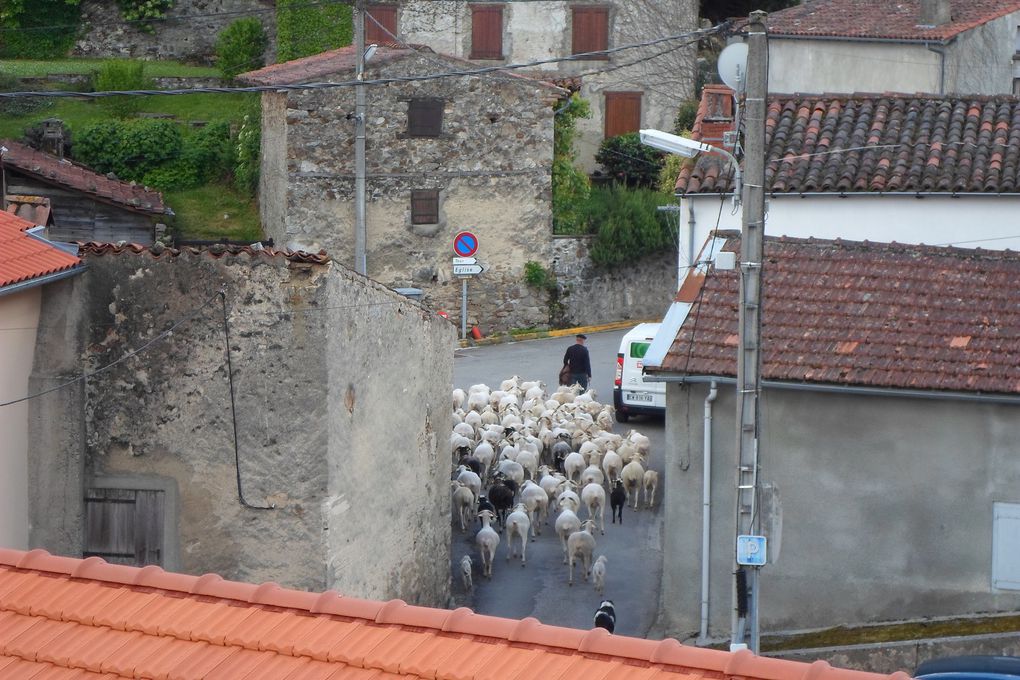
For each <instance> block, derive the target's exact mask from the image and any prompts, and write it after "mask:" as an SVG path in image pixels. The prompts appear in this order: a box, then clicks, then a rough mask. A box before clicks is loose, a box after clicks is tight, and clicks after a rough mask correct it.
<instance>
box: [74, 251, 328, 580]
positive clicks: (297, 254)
mask: <svg viewBox="0 0 1020 680" xmlns="http://www.w3.org/2000/svg"><path fill="white" fill-rule="evenodd" d="M78 253H79V254H80V255H83V256H85V255H98V256H103V255H125V254H127V255H149V256H151V257H177V256H178V255H180V254H181V253H190V254H193V255H197V254H198V253H205V254H207V255H211V256H212V257H223V256H225V255H231V256H237V255H247V256H249V257H282V258H284V259H286V260H289V261H291V262H305V263H308V264H328V263H329V262H330V259H329V255H327V254H326V251H324V250H320V251H319V252H317V253H309V252H305V251H302V250H274V249H273V248H261V247H253V246H234V245H212V246H205V247H201V248H200V247H198V246H181V247H180V248H170V247H168V246H164V245H162V244H155V245H151V246H144V245H140V244H137V243H99V242H96V241H89V242H88V243H79V244H78ZM107 566H113V565H105V563H104V568H105V567H107ZM219 581H220V583H215V582H212V581H206V582H204V583H203V584H200V585H199V586H197V587H199V588H202V589H203V590H202V592H203V593H207V594H219V593H220V592H221V591H222V590H223V589H230V588H234V589H238V588H239V589H241V590H244V591H245V592H247V591H251V590H254V588H255V586H252V585H250V584H238V583H230V582H228V581H223V579H222V578H221V579H219ZM277 587H279V586H277ZM304 595H305V596H306V597H310V594H309V593H305V594H304ZM220 597H230V595H229V594H222V595H220ZM290 597H293V596H290Z"/></svg>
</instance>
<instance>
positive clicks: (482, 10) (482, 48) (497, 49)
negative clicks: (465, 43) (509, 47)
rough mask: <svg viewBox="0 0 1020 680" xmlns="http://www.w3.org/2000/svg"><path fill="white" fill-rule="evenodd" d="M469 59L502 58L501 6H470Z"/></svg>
mask: <svg viewBox="0 0 1020 680" xmlns="http://www.w3.org/2000/svg"><path fill="white" fill-rule="evenodd" d="M471 58H472V59H502V58H503V6H502V5H471Z"/></svg>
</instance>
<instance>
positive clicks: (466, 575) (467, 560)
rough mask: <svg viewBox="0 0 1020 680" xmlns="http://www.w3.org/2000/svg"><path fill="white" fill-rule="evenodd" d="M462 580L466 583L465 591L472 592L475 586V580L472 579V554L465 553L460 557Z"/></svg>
mask: <svg viewBox="0 0 1020 680" xmlns="http://www.w3.org/2000/svg"><path fill="white" fill-rule="evenodd" d="M460 580H461V582H462V583H463V584H464V591H465V592H468V593H470V592H471V589H472V588H473V587H474V585H475V584H474V582H473V581H472V580H471V556H470V555H464V557H462V558H460Z"/></svg>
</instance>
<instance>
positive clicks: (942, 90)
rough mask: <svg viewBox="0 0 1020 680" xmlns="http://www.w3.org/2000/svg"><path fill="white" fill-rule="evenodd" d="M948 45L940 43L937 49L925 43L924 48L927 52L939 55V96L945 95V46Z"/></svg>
mask: <svg viewBox="0 0 1020 680" xmlns="http://www.w3.org/2000/svg"><path fill="white" fill-rule="evenodd" d="M947 44H948V43H942V44H941V45H939V46H937V47H933V46H932V45H930V44H928V43H925V45H924V48H925V49H926V50H928V51H929V52H934V53H935V54H937V55H939V94H945V93H946V45H947Z"/></svg>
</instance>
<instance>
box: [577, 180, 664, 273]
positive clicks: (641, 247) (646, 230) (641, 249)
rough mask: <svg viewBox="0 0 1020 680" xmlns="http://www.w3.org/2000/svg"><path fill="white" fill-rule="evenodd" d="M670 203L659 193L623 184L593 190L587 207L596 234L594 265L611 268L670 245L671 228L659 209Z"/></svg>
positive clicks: (593, 250) (592, 247) (593, 254)
mask: <svg viewBox="0 0 1020 680" xmlns="http://www.w3.org/2000/svg"><path fill="white" fill-rule="evenodd" d="M669 200H670V199H669V197H667V196H664V195H662V194H661V193H659V192H657V191H652V190H650V189H628V188H627V187H625V186H623V185H620V184H614V185H612V186H611V187H609V188H601V187H600V188H595V189H592V192H591V197H590V198H589V200H588V203H587V206H586V207H587V213H588V218H589V220H590V225H591V229H592V231H593V232H594V234H595V240H594V242H593V243H592V246H591V251H590V256H591V260H592V262H594V263H595V264H596V265H599V266H600V267H606V268H612V267H616V266H620V265H626V264H631V263H633V262H635V261H636V260H637V259H638V258H640V257H642V256H643V255H646V254H648V253H653V252H657V251H660V250H663V249H664V248H666V247H669V246H671V245H672V244H673V234H672V233H671V230H670V226H669V224H668V223H667V221H666V218H665V217H664V216H663V215H662V213H660V212H659V211H658V210H657V209H656V208H658V206H660V205H665V204H666V203H668V202H669Z"/></svg>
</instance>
